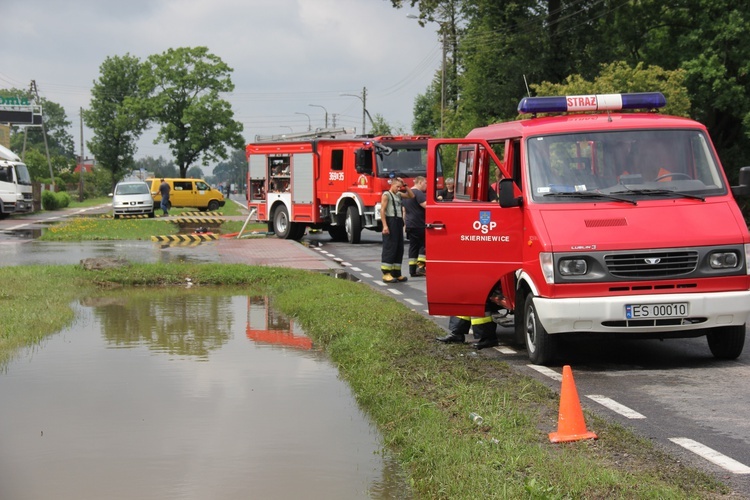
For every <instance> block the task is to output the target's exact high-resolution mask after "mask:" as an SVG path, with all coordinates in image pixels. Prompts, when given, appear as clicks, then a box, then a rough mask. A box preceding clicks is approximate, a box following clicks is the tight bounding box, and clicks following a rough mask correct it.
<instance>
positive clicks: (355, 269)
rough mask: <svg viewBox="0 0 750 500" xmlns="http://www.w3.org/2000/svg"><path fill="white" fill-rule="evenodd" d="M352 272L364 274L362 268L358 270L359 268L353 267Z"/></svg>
mask: <svg viewBox="0 0 750 500" xmlns="http://www.w3.org/2000/svg"><path fill="white" fill-rule="evenodd" d="M352 271H355V272H358V273H359V272H362V269H360V268H358V267H354V266H352ZM362 276H364V274H363V275H362Z"/></svg>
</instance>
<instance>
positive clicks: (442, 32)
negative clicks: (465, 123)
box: [406, 14, 448, 137]
mask: <svg viewBox="0 0 750 500" xmlns="http://www.w3.org/2000/svg"><path fill="white" fill-rule="evenodd" d="M406 17H407V18H409V19H419V16H417V15H415V14H406ZM435 22H436V23H438V24H439V25H440V35H441V37H440V38H441V42H442V45H443V62H442V64H441V67H440V136H441V137H442V136H443V129H444V128H445V59H446V54H447V52H448V49H447V47H448V39H447V31H448V30H447V29H446V27H445V25H446V24H448V23H447V21H440V20H437V19H436V20H435Z"/></svg>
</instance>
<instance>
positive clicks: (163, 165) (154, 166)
mask: <svg viewBox="0 0 750 500" xmlns="http://www.w3.org/2000/svg"><path fill="white" fill-rule="evenodd" d="M135 168H136V169H138V170H140V169H143V170H145V171H146V172H150V173H151V174H152V175H153V176H154V177H157V178H162V177H177V167H175V165H174V163H172V162H171V161H169V160H167V159H166V158H164V157H163V156H159V157H158V158H154V157H153V156H146V157H145V158H140V159H138V160H136V161H135Z"/></svg>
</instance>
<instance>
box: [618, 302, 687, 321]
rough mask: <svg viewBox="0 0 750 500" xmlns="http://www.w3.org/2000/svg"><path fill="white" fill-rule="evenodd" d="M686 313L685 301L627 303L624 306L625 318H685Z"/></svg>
mask: <svg viewBox="0 0 750 500" xmlns="http://www.w3.org/2000/svg"><path fill="white" fill-rule="evenodd" d="M687 315H688V305H687V302H676V303H671V304H627V305H626V306H625V318H626V319H659V318H686V317H687Z"/></svg>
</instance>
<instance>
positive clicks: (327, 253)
mask: <svg viewBox="0 0 750 500" xmlns="http://www.w3.org/2000/svg"><path fill="white" fill-rule="evenodd" d="M320 253H322V254H323V255H331V256H333V254H332V253H330V252H326V251H325V250H321V251H320Z"/></svg>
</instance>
